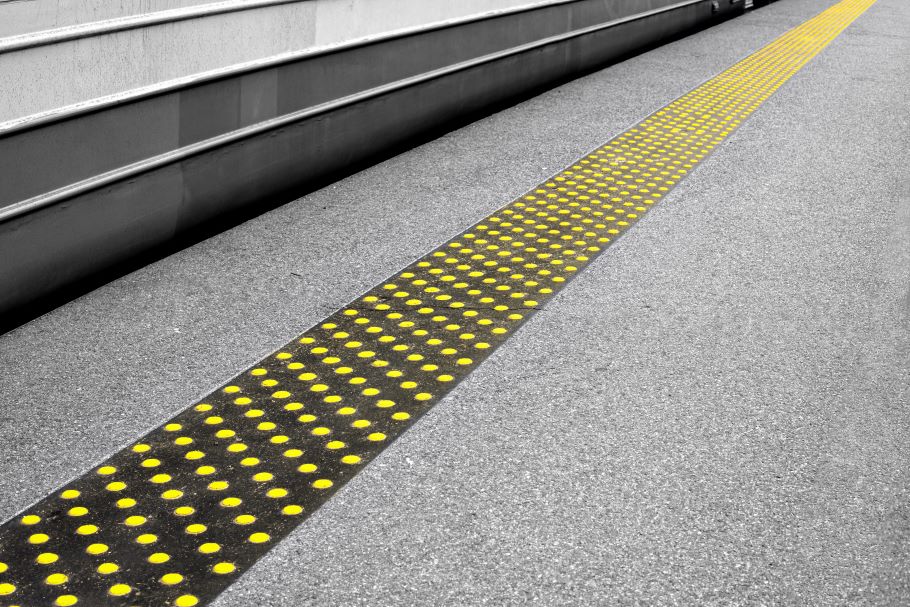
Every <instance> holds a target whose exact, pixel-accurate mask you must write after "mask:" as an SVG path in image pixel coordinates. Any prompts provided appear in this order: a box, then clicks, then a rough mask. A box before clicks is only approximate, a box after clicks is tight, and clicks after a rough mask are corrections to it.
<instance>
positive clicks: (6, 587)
mask: <svg viewBox="0 0 910 607" xmlns="http://www.w3.org/2000/svg"><path fill="white" fill-rule="evenodd" d="M14 592H16V587H15V586H13V585H12V584H8V583H6V582H4V583H2V584H0V596H7V595H10V594H12V593H14Z"/></svg>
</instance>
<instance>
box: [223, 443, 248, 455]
mask: <svg viewBox="0 0 910 607" xmlns="http://www.w3.org/2000/svg"><path fill="white" fill-rule="evenodd" d="M227 450H228V451H230V452H231V453H240V452H242V451H246V450H247V446H246V445H245V444H243V443H231V444H230V445H228V447H227Z"/></svg>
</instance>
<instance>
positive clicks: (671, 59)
mask: <svg viewBox="0 0 910 607" xmlns="http://www.w3.org/2000/svg"><path fill="white" fill-rule="evenodd" d="M833 3H834V2H833V0H781V1H780V2H777V3H775V4H772V5H770V6H768V7H765V8H762V9H760V10H756V11H754V12H751V13H749V14H747V15H746V16H744V17H741V18H738V19H735V20H733V21H729V22H727V23H724V24H722V25H719V26H717V27H714V28H711V29H709V30H706V31H703V32H701V33H698V34H695V35H693V36H690V37H687V38H685V39H682V40H679V41H677V42H674V43H672V44H669V45H666V46H663V47H661V48H658V49H656V50H653V51H651V52H648V53H646V54H642V55H639V56H637V57H634V58H632V59H629V60H627V61H625V62H622V63H619V64H616V65H614V66H611V67H609V68H607V69H604V70H602V71H600V72H597V73H595V74H592V75H590V76H587V77H584V78H581V79H579V80H576V81H573V82H571V83H569V84H566V85H564V86H562V87H559V88H556V89H554V90H552V91H550V92H547V93H545V94H543V95H540V96H539V97H536V98H534V99H531V100H529V101H527V102H525V103H522V104H519V105H517V106H515V107H512V108H509V109H507V110H505V111H502V112H499V113H497V114H495V115H492V116H490V117H488V118H485V119H482V120H480V121H478V122H476V123H473V124H471V125H469V126H467V127H465V128H463V129H460V130H458V131H455V132H452V133H450V134H448V135H446V136H444V137H441V138H440V139H438V140H435V141H433V142H431V143H429V144H427V145H424V146H421V147H419V148H416V149H413V150H411V151H408V152H406V153H404V154H401V155H400V156H397V157H395V158H392V159H390V160H388V161H386V162H384V163H381V164H379V165H376V166H374V167H372V168H370V169H367V170H365V171H363V172H361V173H358V174H356V175H353V176H351V177H349V178H347V179H344V180H342V181H340V182H338V183H335V184H333V185H331V186H329V187H327V188H325V189H323V190H320V191H318V192H314V193H313V194H310V195H308V196H306V197H304V198H302V199H300V200H298V201H296V202H294V203H292V204H289V205H286V206H284V207H281V208H279V209H277V210H275V211H273V212H270V213H268V214H266V215H263V216H261V217H258V218H256V219H254V220H252V221H249V222H247V223H245V224H243V225H241V226H239V227H237V228H235V229H232V230H229V231H227V232H225V233H223V234H220V235H218V236H215V237H213V238H211V239H209V240H206V241H204V242H202V243H200V244H198V245H196V246H194V247H192V248H189V249H187V250H184V251H182V252H180V253H178V254H176V255H173V256H171V257H169V258H167V259H164V260H162V261H160V262H158V263H155V264H152V265H150V266H148V267H146V268H143V269H141V270H139V271H137V272H134V273H133V274H130V275H128V276H126V277H124V278H122V279H120V280H117V281H115V282H112V283H110V284H108V285H106V286H104V287H102V288H100V289H98V290H96V291H94V292H92V293H89V294H87V295H86V296H84V297H82V298H80V299H78V300H76V301H74V302H71V303H70V304H67V305H65V306H63V307H61V308H59V309H57V310H55V311H54V312H52V313H51V314H48V315H46V316H44V317H41V318H39V319H37V320H35V321H33V322H31V323H29V324H27V325H25V326H23V327H20V328H18V329H16V330H14V331H12V332H10V333H8V334H6V335H3V336H2V337H0V365H2V368H3V373H2V374H0V393H2V394H3V395H4V408H3V412H2V413H0V416H2V419H3V423H2V424H0V471H2V474H0V496H3V497H2V499H0V519H6V518H8V517H10V516H12V515H13V514H15V513H16V512H17V511H19V510H20V509H22V508H24V507H25V506H27V505H28V504H30V503H31V502H33V501H35V500H37V499H39V498H41V497H43V496H44V495H45V494H47V493H48V492H50V491H52V490H53V489H55V488H56V487H57V486H59V485H60V484H61V483H63V482H64V481H66V480H67V479H69V478H72V477H74V476H77V475H79V474H82V473H83V472H84V471H85V470H86V469H87V468H88V467H89V466H91V465H92V464H93V463H94V462H97V461H99V460H101V459H103V458H104V457H105V456H107V455H109V454H110V453H112V452H113V451H115V450H116V449H118V448H120V447H122V446H123V445H125V444H127V443H128V442H130V441H131V440H133V439H134V438H135V437H137V436H139V435H140V434H141V433H143V432H145V431H146V430H148V429H150V428H152V427H154V426H156V425H157V424H159V423H160V422H162V421H163V420H165V419H167V418H168V417H170V416H171V415H173V414H174V413H176V412H177V411H179V410H181V409H183V408H184V407H186V406H187V405H188V404H189V403H190V402H191V401H192V400H193V399H194V398H196V397H198V396H200V395H202V394H205V393H207V392H208V391H210V390H211V389H213V388H214V387H215V386H217V385H218V384H219V383H221V382H222V381H224V380H226V379H228V378H229V377H231V376H232V375H234V374H235V373H236V372H237V371H239V370H240V369H242V368H244V367H246V366H247V365H248V364H251V363H252V362H254V361H256V360H257V359H259V358H260V357H262V356H263V355H265V354H267V353H268V352H270V351H272V350H273V349H274V348H275V347H277V346H279V345H281V344H282V343H284V342H285V341H286V340H287V339H289V338H290V337H292V336H293V335H295V334H297V333H299V332H300V331H302V330H303V329H305V328H306V327H308V326H310V325H312V324H313V323H315V322H317V321H319V320H320V319H321V318H322V317H323V316H325V315H326V314H328V313H329V312H331V311H333V310H334V309H336V308H338V307H340V306H342V305H343V304H344V303H346V302H347V301H349V300H350V299H352V298H354V297H355V296H357V295H358V294H359V293H361V292H363V291H364V290H366V289H367V288H368V287H370V286H372V285H373V284H375V283H376V282H377V281H379V280H381V279H382V278H384V277H385V276H387V275H389V274H391V273H392V272H394V271H395V270H397V269H399V268H400V267H402V266H404V265H405V264H406V263H408V262H410V261H411V260H412V259H414V258H415V257H417V256H419V255H420V254H422V253H423V252H425V251H427V250H429V249H431V248H432V247H433V246H434V245H436V244H437V243H439V242H442V241H444V240H445V239H447V238H448V237H450V236H452V235H454V234H455V233H457V232H458V231H460V230H461V229H463V228H465V227H467V226H469V225H470V224H471V223H472V222H473V221H475V220H476V219H478V218H480V217H483V216H485V215H486V214H488V213H490V212H491V211H493V210H494V209H496V208H498V207H499V206H501V205H502V204H504V203H506V202H508V201H509V200H510V199H512V198H514V197H516V196H518V195H520V194H522V193H523V192H524V191H526V190H527V189H528V188H530V187H532V186H534V185H535V184H537V183H538V182H540V181H541V180H543V179H545V178H546V177H547V176H548V175H550V174H552V173H553V172H555V171H556V170H558V169H559V168H561V167H563V166H565V165H567V164H569V163H571V162H572V161H573V160H574V159H575V158H577V157H578V156H580V155H582V154H584V153H585V152H586V151H588V150H590V149H592V148H594V147H596V146H597V145H599V144H600V143H603V142H604V141H606V140H608V139H609V138H610V137H612V136H613V135H615V134H617V133H619V132H622V131H623V130H625V129H626V128H627V127H628V126H630V125H632V124H634V123H636V122H637V121H638V120H640V119H641V118H642V117H644V116H645V115H647V114H648V113H650V112H651V111H653V110H655V109H657V108H659V107H661V106H663V105H664V104H666V103H667V102H669V101H671V100H672V99H673V98H675V97H677V96H679V95H681V94H682V93H684V92H686V91H688V90H690V89H692V88H694V87H695V86H697V85H698V84H700V83H701V82H702V81H703V80H705V79H706V78H708V77H710V76H712V75H714V74H716V73H717V72H719V71H721V70H723V69H724V68H726V67H728V66H729V65H731V64H732V63H734V62H735V61H736V60H737V59H738V58H740V57H742V56H744V55H747V54H749V53H751V52H752V51H754V50H756V49H757V48H759V47H761V46H762V45H763V44H765V43H767V42H769V41H770V40H771V39H773V38H774V37H776V36H777V35H778V34H780V33H782V32H783V31H785V30H786V29H788V28H789V27H792V26H794V25H797V24H799V23H801V22H803V21H805V20H806V19H808V18H809V17H811V16H813V15H814V14H816V13H817V12H819V11H820V10H822V9H823V8H825V7H827V6H830V5H831V4H833ZM908 32H910V4H908V3H906V2H903V1H902V0H879V2H878V3H877V4H876V5H874V6H873V7H872V8H871V9H870V10H869V11H868V12H867V13H866V14H865V15H864V16H862V17H860V19H859V20H858V21H857V22H856V23H854V24H853V25H852V26H851V27H850V28H849V29H848V30H847V31H846V32H844V33H843V34H842V35H841V36H840V37H839V38H838V39H837V40H835V41H834V42H833V43H832V44H831V46H829V47H828V48H827V49H826V50H825V51H823V53H822V54H821V55H820V56H819V57H817V58H816V59H815V60H813V62H812V63H810V64H809V65H808V66H807V67H806V68H805V69H803V70H802V71H801V72H800V73H799V74H797V75H796V76H795V77H794V78H793V79H792V80H790V81H789V82H788V83H787V84H786V85H785V86H784V87H783V88H782V89H781V90H780V91H779V92H778V93H777V94H776V95H775V96H774V97H772V98H771V99H770V100H769V101H768V102H767V103H765V104H764V106H763V107H762V108H760V109H759V110H758V111H757V112H756V113H755V114H754V115H753V116H752V117H751V118H750V119H749V121H747V122H746V123H745V124H744V125H743V127H742V128H741V129H740V130H739V131H738V132H737V133H735V134H734V135H733V136H732V137H731V138H730V139H729V140H728V141H727V142H726V143H725V144H723V145H722V146H720V147H719V148H718V149H717V150H716V151H715V153H714V154H713V156H712V157H711V158H709V159H708V160H707V161H706V162H705V163H704V164H702V165H701V166H700V167H699V168H698V169H697V170H696V171H695V172H694V173H693V174H692V175H691V176H690V177H689V178H687V179H686V180H685V181H684V182H682V183H681V184H680V185H678V186H677V187H676V189H675V190H674V192H673V193H672V195H671V196H670V197H669V198H668V199H667V200H666V201H665V202H663V203H661V204H660V205H659V206H658V207H657V208H655V209H654V210H653V211H652V212H650V213H649V214H648V216H647V218H646V219H644V220H643V221H642V222H641V223H640V224H639V225H638V226H637V227H636V228H635V229H634V230H633V231H632V232H630V233H629V235H628V236H627V237H626V238H623V239H622V240H621V241H620V242H619V243H617V244H616V245H614V246H613V247H612V248H611V249H610V250H609V251H608V252H607V253H606V254H605V255H603V256H602V257H601V258H600V259H599V260H598V261H597V262H596V263H595V264H594V265H592V267H590V268H589V269H588V270H587V271H586V272H585V273H584V274H582V275H581V276H580V277H579V278H578V279H576V280H575V282H573V283H572V285H570V286H569V287H568V288H566V290H565V291H564V292H563V293H562V294H561V295H560V296H558V297H557V298H556V299H555V300H554V301H553V302H551V304H550V305H549V306H548V307H547V308H545V309H544V311H543V312H541V313H540V314H538V315H537V316H536V317H535V318H534V319H532V320H531V321H530V322H529V323H528V324H527V325H526V326H525V327H524V328H523V329H521V330H520V331H519V332H518V333H517V334H516V335H515V336H514V337H513V338H512V339H511V340H510V341H509V342H508V343H507V344H506V345H505V346H503V347H502V348H501V349H500V350H499V351H497V352H496V353H495V354H494V355H493V357H491V359H490V360H488V361H487V362H486V363H485V364H484V365H483V366H482V367H481V368H480V369H479V370H478V371H477V372H476V373H474V374H473V375H472V376H471V377H469V378H468V379H467V380H466V381H465V382H463V383H462V384H460V385H459V386H458V387H457V388H456V389H455V390H454V391H453V392H452V393H451V394H450V395H449V396H448V397H447V398H446V399H445V400H444V401H443V402H442V403H440V404H439V405H438V406H437V407H436V408H435V409H434V410H433V411H432V412H430V414H428V415H427V416H426V417H425V418H424V419H423V420H422V421H421V422H420V423H419V424H418V425H417V426H415V428H413V429H412V430H411V431H410V432H409V433H407V434H406V435H405V436H404V437H403V438H402V439H400V440H399V441H397V442H396V443H395V444H394V445H392V446H391V447H390V448H389V449H387V450H386V451H385V452H384V453H383V455H382V456H381V457H380V458H379V459H378V460H377V461H375V462H374V463H373V464H371V465H370V466H369V467H368V468H367V469H366V470H365V471H364V472H363V473H361V474H360V475H359V476H358V477H357V478H355V479H354V480H353V481H352V482H351V483H350V484H349V485H347V486H346V487H345V488H344V489H343V490H342V491H341V492H340V493H339V494H338V495H337V496H336V497H335V498H334V499H333V500H332V501H330V502H329V503H328V504H327V505H326V506H325V507H323V508H322V509H321V510H320V511H319V512H317V513H316V514H315V515H313V516H312V517H311V518H310V519H308V521H307V522H306V523H304V524H303V525H302V526H301V527H300V528H299V529H298V530H297V532H295V533H294V534H292V535H291V536H290V537H288V538H287V539H286V540H285V541H283V542H282V543H281V544H280V545H278V546H277V547H276V548H275V549H274V550H273V551H272V552H271V553H270V554H269V555H268V556H267V557H265V558H264V559H262V560H261V561H260V562H259V563H258V564H257V565H256V566H255V567H254V568H253V569H251V570H250V571H249V572H247V573H246V574H245V575H244V576H243V577H242V578H241V579H240V580H239V581H238V582H237V583H236V584H235V585H234V586H233V587H231V588H230V589H229V590H228V591H227V592H226V593H224V594H223V595H222V596H221V597H220V598H219V599H218V600H217V601H216V602H215V605H218V606H219V607H227V606H229V605H231V606H234V605H238V606H247V605H249V606H261V605H282V606H291V605H295V606H296V605H320V606H323V605H325V606H329V605H422V604H428V603H434V604H437V605H485V604H489V605H499V604H524V603H535V602H536V603H538V604H546V605H550V604H552V605H563V604H564V605H579V604H584V605H601V604H603V605H607V604H621V605H635V604H642V605H645V604H647V605H657V604H659V605H693V604H699V605H710V604H718V605H721V604H723V605H739V604H742V605H765V604H786V605H900V604H908V603H910V466H908V464H910V405H908V403H910V171H908V169H907V167H908V166H910V60H908V57H910V33H908ZM339 217H344V221H343V222H340V221H338V218H339Z"/></svg>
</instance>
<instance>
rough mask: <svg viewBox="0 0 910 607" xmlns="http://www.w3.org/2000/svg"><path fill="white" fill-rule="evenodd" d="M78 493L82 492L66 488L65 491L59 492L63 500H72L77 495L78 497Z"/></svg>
mask: <svg viewBox="0 0 910 607" xmlns="http://www.w3.org/2000/svg"><path fill="white" fill-rule="evenodd" d="M80 495H82V494H81V493H79V491H77V490H76V489H67V490H66V491H64V492H62V493H61V494H60V497H62V498H63V499H65V500H74V499H76V498H77V497H79V496H80Z"/></svg>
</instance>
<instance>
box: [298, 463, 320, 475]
mask: <svg viewBox="0 0 910 607" xmlns="http://www.w3.org/2000/svg"><path fill="white" fill-rule="evenodd" d="M316 470H317V466H316V464H301V465H300V466H297V471H298V472H303V473H304V474H309V473H310V472H316Z"/></svg>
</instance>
